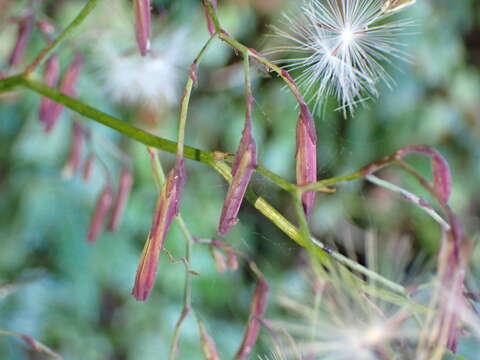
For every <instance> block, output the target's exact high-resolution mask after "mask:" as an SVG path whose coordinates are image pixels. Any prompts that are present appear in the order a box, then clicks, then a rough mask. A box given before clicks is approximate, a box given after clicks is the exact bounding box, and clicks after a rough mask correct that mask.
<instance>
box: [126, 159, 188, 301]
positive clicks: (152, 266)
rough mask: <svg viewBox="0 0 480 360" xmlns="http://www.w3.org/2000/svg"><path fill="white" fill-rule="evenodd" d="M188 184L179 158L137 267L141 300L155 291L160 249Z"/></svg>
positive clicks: (135, 292)
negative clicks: (154, 284) (185, 184)
mask: <svg viewBox="0 0 480 360" xmlns="http://www.w3.org/2000/svg"><path fill="white" fill-rule="evenodd" d="M184 183H185V167H184V163H183V159H181V158H177V162H176V164H175V167H174V168H173V169H172V170H171V171H170V173H169V174H168V177H167V180H166V182H165V184H164V185H163V187H162V190H161V192H160V195H159V197H158V201H157V205H156V210H155V214H154V216H153V222H152V228H151V231H150V236H149V237H148V239H147V242H146V243H145V246H144V248H143V252H142V256H141V259H140V264H139V265H138V268H137V275H136V277H135V285H134V287H133V290H132V295H133V296H134V297H135V299H137V300H139V301H145V300H147V298H148V297H149V296H150V293H151V292H152V288H153V283H154V281H155V276H156V274H157V262H158V257H159V255H160V251H161V250H162V248H163V243H164V241H165V237H166V235H167V232H168V229H169V228H170V225H171V223H172V220H173V218H174V217H175V216H176V215H178V210H179V202H180V197H181V194H182V187H183V184H184Z"/></svg>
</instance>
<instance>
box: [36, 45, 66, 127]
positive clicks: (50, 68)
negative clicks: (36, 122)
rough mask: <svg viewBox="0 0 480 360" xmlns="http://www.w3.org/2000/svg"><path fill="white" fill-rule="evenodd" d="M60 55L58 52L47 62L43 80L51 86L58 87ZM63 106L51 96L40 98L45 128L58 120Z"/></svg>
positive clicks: (40, 114) (41, 114) (40, 117)
mask: <svg viewBox="0 0 480 360" xmlns="http://www.w3.org/2000/svg"><path fill="white" fill-rule="evenodd" d="M59 69H60V66H59V63H58V56H57V55H56V54H54V55H52V56H50V57H49V58H48V60H47V61H46V63H45V67H44V72H43V81H44V83H45V84H46V85H48V86H50V87H56V86H57V81H58V73H59ZM60 112H61V106H60V105H59V104H57V103H56V102H55V101H53V100H50V99H49V98H46V97H42V98H41V100H40V113H39V119H40V122H41V123H42V124H43V125H44V126H45V129H47V128H50V127H51V125H50V124H52V123H55V122H56V121H57V117H58V116H60Z"/></svg>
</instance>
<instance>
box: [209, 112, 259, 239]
mask: <svg viewBox="0 0 480 360" xmlns="http://www.w3.org/2000/svg"><path fill="white" fill-rule="evenodd" d="M256 166H257V150H256V144H255V140H254V139H253V136H252V122H251V120H250V118H249V116H247V120H246V121H245V127H244V129H243V133H242V139H241V140H240V145H239V147H238V150H237V153H236V155H235V160H234V162H233V166H232V176H233V178H232V182H231V183H230V187H229V188H228V192H227V196H226V197H225V202H224V204H223V209H222V214H221V216H220V224H219V226H218V232H219V234H220V235H226V234H227V233H228V232H229V231H230V229H231V227H232V226H233V225H235V224H236V223H237V222H238V219H237V214H238V211H239V210H240V205H241V204H242V201H243V197H244V196H245V192H246V191H247V187H248V183H249V182H250V178H251V177H252V174H253V171H254V170H255V167H256Z"/></svg>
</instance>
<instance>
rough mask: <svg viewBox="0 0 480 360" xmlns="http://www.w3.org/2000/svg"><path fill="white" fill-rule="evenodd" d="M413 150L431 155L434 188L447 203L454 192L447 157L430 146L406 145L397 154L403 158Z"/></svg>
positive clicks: (444, 202)
mask: <svg viewBox="0 0 480 360" xmlns="http://www.w3.org/2000/svg"><path fill="white" fill-rule="evenodd" d="M411 152H416V153H420V154H423V155H426V156H429V157H430V158H431V159H432V174H433V188H434V190H435V192H436V194H437V196H438V199H439V201H440V202H441V203H442V204H446V203H447V202H448V199H449V198H450V195H451V193H452V175H451V173H450V168H449V166H448V163H447V161H446V160H445V158H444V157H443V156H442V155H440V153H439V152H438V151H437V150H435V149H432V148H431V147H428V146H413V145H412V146H406V147H404V148H402V149H400V150H398V151H397V153H396V155H397V157H399V158H403V157H404V156H406V155H407V154H409V153H411Z"/></svg>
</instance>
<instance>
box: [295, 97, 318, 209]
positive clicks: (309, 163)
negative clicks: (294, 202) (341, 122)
mask: <svg viewBox="0 0 480 360" xmlns="http://www.w3.org/2000/svg"><path fill="white" fill-rule="evenodd" d="M296 150H297V151H296V160H297V185H299V186H303V185H307V184H311V183H314V182H315V181H317V135H316V133H315V124H314V122H313V118H312V115H311V114H310V111H308V108H307V106H306V105H302V106H301V109H300V116H299V118H298V122H297V145H296ZM315 196H316V194H315V191H307V192H305V193H304V194H303V195H302V203H303V208H304V210H305V214H306V215H307V216H309V215H310V213H311V211H312V208H313V204H314V202H315Z"/></svg>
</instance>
